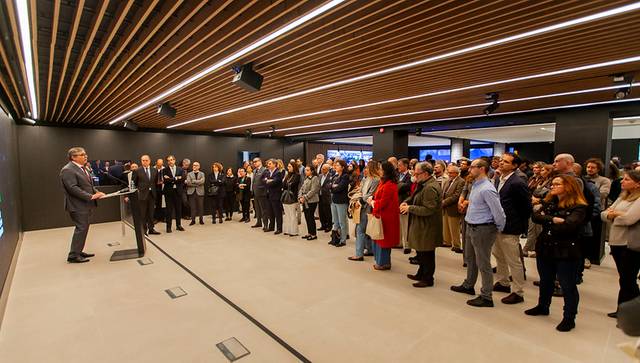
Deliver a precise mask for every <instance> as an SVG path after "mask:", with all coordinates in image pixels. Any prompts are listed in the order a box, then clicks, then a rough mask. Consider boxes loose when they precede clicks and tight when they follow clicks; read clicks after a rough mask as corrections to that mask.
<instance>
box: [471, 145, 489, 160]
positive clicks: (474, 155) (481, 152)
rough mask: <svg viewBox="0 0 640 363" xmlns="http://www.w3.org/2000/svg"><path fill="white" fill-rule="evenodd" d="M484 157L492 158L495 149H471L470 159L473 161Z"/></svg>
mask: <svg viewBox="0 0 640 363" xmlns="http://www.w3.org/2000/svg"><path fill="white" fill-rule="evenodd" d="M483 156H486V157H492V156H493V148H492V147H472V148H471V149H469V158H470V159H471V160H473V159H478V158H481V157H483Z"/></svg>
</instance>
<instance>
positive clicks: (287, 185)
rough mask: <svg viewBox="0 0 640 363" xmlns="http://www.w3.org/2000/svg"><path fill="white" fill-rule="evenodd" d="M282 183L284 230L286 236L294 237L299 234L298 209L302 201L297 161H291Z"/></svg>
mask: <svg viewBox="0 0 640 363" xmlns="http://www.w3.org/2000/svg"><path fill="white" fill-rule="evenodd" d="M282 184H283V185H282V189H283V191H282V206H283V208H284V218H283V222H282V232H283V234H284V235H286V236H291V237H293V236H297V235H298V212H297V210H298V209H300V203H299V202H298V191H299V190H300V174H299V173H298V166H297V165H296V162H295V161H293V162H289V164H288V165H287V176H286V177H285V178H284V181H283V182H282Z"/></svg>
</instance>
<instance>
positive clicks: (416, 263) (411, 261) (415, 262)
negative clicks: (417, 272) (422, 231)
mask: <svg viewBox="0 0 640 363" xmlns="http://www.w3.org/2000/svg"><path fill="white" fill-rule="evenodd" d="M409 263H410V264H412V265H419V264H420V262H418V259H417V258H415V257H411V258H410V259H409Z"/></svg>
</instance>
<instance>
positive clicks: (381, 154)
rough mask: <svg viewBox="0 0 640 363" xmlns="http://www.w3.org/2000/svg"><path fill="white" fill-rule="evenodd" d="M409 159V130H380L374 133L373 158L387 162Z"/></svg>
mask: <svg viewBox="0 0 640 363" xmlns="http://www.w3.org/2000/svg"><path fill="white" fill-rule="evenodd" d="M390 156H395V157H397V158H398V159H400V158H406V157H409V132H408V131H407V130H384V132H380V130H378V131H376V132H374V133H373V157H374V158H375V159H377V160H386V159H387V158H389V157H390Z"/></svg>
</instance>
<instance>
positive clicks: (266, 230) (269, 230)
mask: <svg viewBox="0 0 640 363" xmlns="http://www.w3.org/2000/svg"><path fill="white" fill-rule="evenodd" d="M263 231H265V232H273V228H265V229H263Z"/></svg>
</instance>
